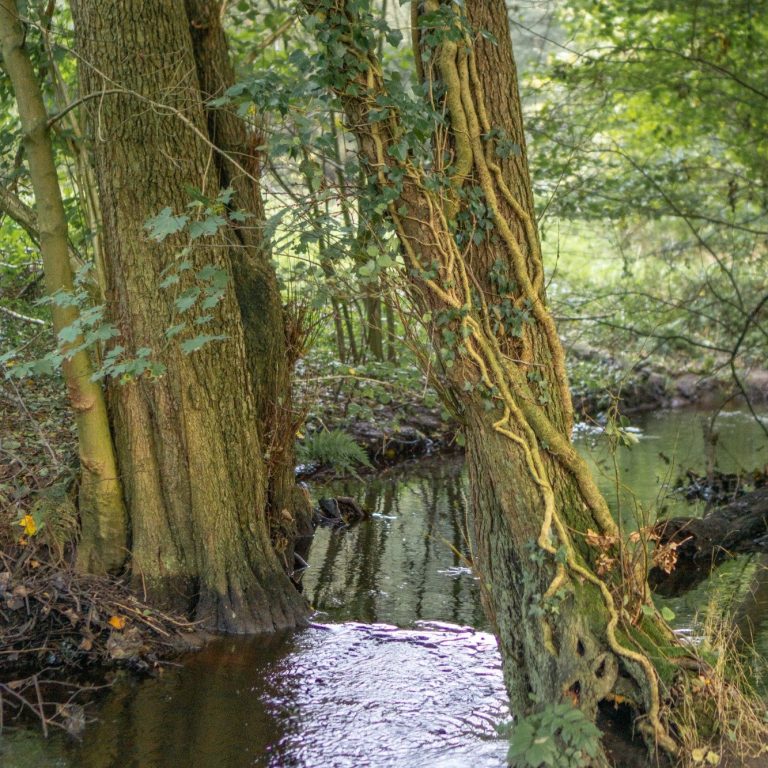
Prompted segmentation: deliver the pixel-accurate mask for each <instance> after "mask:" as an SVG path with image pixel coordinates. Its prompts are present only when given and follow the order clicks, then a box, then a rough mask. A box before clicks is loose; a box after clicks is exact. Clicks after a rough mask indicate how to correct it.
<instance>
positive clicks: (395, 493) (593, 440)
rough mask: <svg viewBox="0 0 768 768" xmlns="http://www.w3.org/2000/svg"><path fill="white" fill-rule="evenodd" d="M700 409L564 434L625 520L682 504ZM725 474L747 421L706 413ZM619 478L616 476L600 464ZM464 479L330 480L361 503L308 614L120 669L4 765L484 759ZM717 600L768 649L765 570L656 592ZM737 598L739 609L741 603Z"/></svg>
mask: <svg viewBox="0 0 768 768" xmlns="http://www.w3.org/2000/svg"><path fill="white" fill-rule="evenodd" d="M703 418H704V417H703V415H700V414H696V413H692V412H668V413H660V414H656V415H652V416H647V417H645V418H644V419H642V420H638V421H637V425H636V426H637V427H638V428H639V429H640V432H639V433H638V443H637V444H636V445H634V446H633V447H632V448H631V449H620V450H619V452H618V454H617V456H616V462H615V464H614V461H613V459H612V457H611V455H610V452H608V451H607V450H606V449H605V446H604V439H603V438H601V436H600V435H599V434H598V433H597V432H596V431H595V430H586V429H585V430H583V431H582V433H581V437H580V438H579V442H580V445H581V448H582V450H583V451H584V452H585V453H586V454H587V455H588V456H589V458H590V461H591V462H592V463H593V466H594V468H595V471H596V473H597V477H598V479H599V482H600V485H601V487H602V489H603V491H604V492H605V493H606V495H607V496H608V498H609V500H610V501H611V503H612V505H613V508H614V510H615V511H616V512H617V513H618V514H620V516H621V519H622V521H623V522H624V523H625V525H626V526H636V525H638V524H642V523H643V522H644V521H647V520H650V519H653V515H654V514H655V509H658V508H659V507H666V508H667V509H668V510H669V511H671V512H678V511H679V512H682V513H690V510H691V507H690V505H688V504H686V503H685V502H683V501H682V500H681V499H679V498H678V497H671V498H669V497H668V496H667V495H666V493H665V485H668V484H669V483H670V481H671V480H673V479H675V477H676V476H677V475H678V474H679V469H680V467H681V466H682V467H685V468H687V467H692V468H694V469H697V470H699V471H701V470H703V468H704V442H703V438H702V434H703V433H702V428H701V422H702V420H703ZM718 429H719V431H720V439H719V444H718V461H719V465H720V468H721V469H722V470H724V471H733V470H736V469H738V468H741V467H746V468H754V467H756V466H762V465H764V464H765V463H766V462H768V446H767V445H766V440H765V438H764V436H763V435H762V433H761V431H760V430H759V428H757V426H756V425H755V424H754V422H752V421H751V420H750V419H749V417H747V416H746V415H744V414H740V413H732V414H726V415H725V416H723V417H722V418H721V419H720V420H719V423H718ZM616 472H618V481H619V482H618V483H617V474H616ZM464 489H465V474H464V470H463V467H462V464H461V461H460V460H458V459H447V458H437V459H432V460H428V461H424V462H421V463H419V464H416V465H414V466H412V467H410V468H408V469H407V470H400V471H393V472H390V473H386V474H384V475H382V476H380V477H377V478H366V479H365V480H364V481H354V482H344V483H339V484H336V485H335V486H332V487H331V488H330V489H327V490H321V489H315V490H316V492H317V493H318V494H320V493H326V494H330V493H344V494H350V495H355V496H356V497H358V499H359V500H360V501H361V503H362V504H363V506H365V507H367V508H368V509H370V510H371V511H372V512H373V516H372V518H371V520H370V521H367V522H364V523H362V524H360V525H358V526H357V527H355V528H353V529H351V530H349V531H346V532H332V531H329V530H327V529H321V530H320V531H319V532H318V535H317V537H316V540H315V542H314V544H313V547H312V552H311V555H310V564H311V568H310V569H309V571H308V573H307V575H306V577H305V591H306V595H307V597H308V598H309V599H310V600H311V602H312V604H313V606H314V607H315V608H316V609H317V614H316V616H315V620H316V622H317V624H316V625H315V626H312V627H311V628H309V629H307V630H304V631H301V632H296V633H291V634H287V635H283V636H278V637H268V638H255V639H236V640H232V639H225V640H221V641H218V642H216V643H214V644H213V645H211V646H209V647H208V648H206V649H205V650H204V651H202V652H201V653H199V654H196V655H194V656H192V657H190V659H189V660H188V662H187V663H186V665H185V666H184V667H183V668H180V669H170V670H166V672H165V673H164V674H163V676H162V677H161V678H158V679H154V680H147V681H142V682H138V681H135V680H131V679H126V680H124V681H123V682H119V683H118V684H116V685H115V686H114V688H113V689H112V690H111V691H110V692H109V693H108V694H107V695H106V697H105V698H104V700H103V702H102V703H101V704H100V706H99V707H98V708H97V709H94V711H92V712H91V714H92V715H94V716H95V717H97V718H98V720H97V722H94V723H93V724H92V725H89V726H88V727H87V728H86V731H85V734H84V737H83V740H82V742H80V743H77V742H73V741H71V740H67V739H65V738H62V737H60V736H54V737H52V738H50V739H49V740H47V741H45V740H43V739H42V738H41V737H40V736H39V735H38V734H37V733H36V732H11V731H6V733H5V734H4V736H3V737H0V765H2V766H3V768H31V767H32V766H35V768H38V767H43V766H61V767H62V768H76V767H77V768H79V767H80V766H82V768H118V767H120V768H122V767H123V766H125V767H127V768H182V767H184V768H190V767H191V768H196V767H197V766H199V767H200V768H241V767H244V766H270V767H272V768H277V767H282V766H286V767H290V766H296V767H297V768H321V767H322V768H325V767H326V766H328V767H337V766H338V768H345V767H346V766H349V767H350V768H353V767H355V768H356V767H357V766H377V767H378V766H381V767H382V768H385V767H386V768H389V767H390V766H391V767H392V768H410V767H411V766H437V767H444V768H449V767H450V768H454V767H456V768H463V767H464V766H469V767H471V768H486V767H487V768H499V767H500V766H501V765H503V762H504V755H505V752H506V749H505V745H504V742H503V740H502V739H500V738H499V737H498V736H497V734H496V730H495V725H496V724H498V723H500V722H502V721H504V720H505V719H506V718H507V717H508V713H507V710H506V705H505V703H504V692H503V686H502V682H501V673H500V668H499V659H498V654H497V652H496V649H495V644H494V641H493V638H492V637H491V636H490V635H488V634H487V633H486V632H485V631H484V630H485V629H486V623H485V619H484V617H483V614H482V611H481V609H480V606H479V598H478V588H477V582H476V580H475V579H474V578H473V576H472V574H471V573H470V571H469V569H468V568H467V567H466V555H467V553H468V543H467V540H466V535H465V531H466V529H467V520H466V514H467V513H466V507H465V493H464ZM713 595H719V596H720V601H721V603H728V602H730V603H732V604H733V605H734V606H736V605H739V606H741V607H740V608H739V610H738V611H737V618H738V621H739V622H740V623H741V624H742V625H743V626H744V627H747V626H751V627H752V630H753V634H754V636H755V642H756V644H757V645H758V647H759V648H761V650H762V651H763V653H768V569H766V568H765V565H764V563H763V562H762V561H760V560H758V559H756V558H751V559H749V558H741V559H739V560H734V561H732V562H730V563H727V564H726V565H724V566H723V567H722V568H720V569H719V570H718V571H717V572H716V574H715V575H714V576H713V577H711V578H710V579H709V580H708V581H706V582H704V583H703V584H702V585H700V586H699V587H697V588H696V589H695V590H693V591H692V592H690V593H688V594H687V595H685V596H684V597H681V598H674V599H667V600H665V601H664V604H666V605H668V606H669V607H670V608H671V609H672V610H673V611H674V612H675V613H676V619H675V623H676V624H678V626H680V627H691V626H694V621H695V617H696V615H697V614H698V613H699V612H700V611H701V609H702V608H703V607H704V606H705V605H706V604H708V603H709V602H710V600H711V599H712V597H713ZM747 597H748V600H747V601H746V602H744V598H747Z"/></svg>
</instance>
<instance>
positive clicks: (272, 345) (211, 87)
mask: <svg viewBox="0 0 768 768" xmlns="http://www.w3.org/2000/svg"><path fill="white" fill-rule="evenodd" d="M185 5H186V9H187V16H188V18H189V25H190V31H191V35H192V45H193V52H194V56H195V64H196V66H197V76H198V80H199V83H200V90H201V93H202V96H203V99H204V100H205V101H206V102H210V101H211V99H214V98H216V97H218V96H221V95H222V93H223V92H224V91H225V90H226V89H227V88H229V87H230V86H231V85H233V84H234V82H235V75H234V71H233V69H232V65H231V62H230V58H229V50H228V47H227V40H226V36H225V34H224V30H223V28H222V26H221V5H222V3H221V2H220V1H216V2H211V0H185ZM206 120H207V125H208V135H209V138H210V140H211V142H212V143H213V144H214V145H215V146H216V147H218V148H220V149H221V150H223V152H222V153H220V154H216V155H215V157H214V161H215V163H216V168H217V170H218V174H219V184H220V186H221V188H222V189H226V188H227V187H232V188H233V189H234V190H235V197H234V200H233V205H234V207H235V208H237V209H239V210H241V211H244V212H246V213H247V214H250V216H249V218H248V219H247V220H246V221H245V222H244V223H243V225H242V226H235V227H234V229H233V234H234V237H235V245H236V247H235V248H233V249H232V251H231V253H232V271H233V275H234V279H235V289H236V292H237V301H238V304H239V306H240V313H241V316H242V320H243V328H244V330H245V351H246V358H247V362H248V368H249V371H250V374H251V379H252V381H253V384H254V393H255V395H256V406H257V414H256V424H257V427H258V429H259V437H260V439H261V443H262V446H263V447H264V451H265V455H266V457H267V463H266V467H267V471H268V479H267V502H268V514H269V523H270V531H271V536H272V541H273V544H274V545H275V546H276V548H277V549H278V551H279V553H280V555H281V558H282V559H283V562H284V565H285V568H286V570H288V571H289V572H290V571H292V569H293V543H294V541H295V540H296V538H297V537H299V536H307V535H310V534H311V531H312V524H311V514H312V513H311V509H310V506H309V504H308V503H307V500H306V497H305V496H304V494H302V493H301V492H300V491H299V489H298V488H297V487H296V481H295V475H294V467H295V466H296V462H295V461H294V450H293V449H294V442H295V438H296V432H297V430H298V428H299V426H300V423H301V421H302V416H301V414H300V413H298V412H297V411H296V410H295V408H294V405H293V401H292V397H291V375H292V372H293V365H294V362H295V361H296V357H297V356H298V355H299V354H300V352H301V350H297V349H292V348H291V341H292V340H291V339H289V338H288V337H287V333H286V326H287V320H286V317H285V313H284V311H283V306H282V301H281V296H280V291H279V288H278V285H277V276H276V274H275V269H274V267H273V265H272V263H271V254H270V246H269V242H268V241H267V239H266V238H265V237H264V231H263V225H264V204H263V201H262V198H261V188H260V183H259V177H260V167H261V162H260V149H259V147H260V146H261V144H262V143H263V140H264V139H263V136H262V135H261V134H260V133H259V132H258V131H257V130H255V129H251V130H250V131H249V130H247V128H246V125H245V123H244V122H243V120H242V119H241V118H240V117H238V115H237V114H236V113H235V110H234V108H228V107H224V108H214V107H211V106H210V104H206ZM233 161H234V162H233ZM286 512H287V513H288V514H286Z"/></svg>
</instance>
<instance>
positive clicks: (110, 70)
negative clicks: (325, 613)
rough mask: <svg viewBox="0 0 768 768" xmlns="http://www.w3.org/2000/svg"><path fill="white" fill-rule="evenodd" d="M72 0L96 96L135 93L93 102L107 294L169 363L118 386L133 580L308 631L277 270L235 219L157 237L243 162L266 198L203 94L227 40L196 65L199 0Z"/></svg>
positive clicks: (251, 625)
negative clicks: (198, 294)
mask: <svg viewBox="0 0 768 768" xmlns="http://www.w3.org/2000/svg"><path fill="white" fill-rule="evenodd" d="M72 7H73V16H74V20H75V31H76V39H77V45H78V49H79V54H80V61H81V82H82V87H83V90H84V94H90V93H94V92H98V91H99V90H101V89H102V88H113V89H114V88H121V89H124V90H125V93H124V94H110V95H109V96H106V97H105V98H104V99H101V100H98V101H95V100H92V101H90V102H88V107H89V114H90V118H91V120H90V125H91V130H92V131H93V140H94V146H93V153H94V157H95V168H96V174H97V178H98V182H99V192H100V199H101V207H102V215H103V219H104V248H105V253H106V254H107V265H106V267H107V270H106V271H107V295H108V305H109V308H110V312H111V315H112V318H113V321H114V322H115V324H116V325H117V326H118V328H119V330H120V332H121V340H120V342H121V344H122V345H123V346H124V347H125V348H126V350H127V354H129V355H135V354H136V353H137V351H138V350H139V349H140V348H142V347H144V348H149V349H151V350H152V355H153V358H154V359H155V360H156V361H157V362H159V363H161V364H162V365H163V366H164V367H165V373H164V375H162V376H161V377H159V378H157V379H152V378H150V377H147V376H141V377H138V378H135V379H134V380H132V381H130V382H128V383H126V384H123V385H121V386H113V387H112V389H111V398H112V405H113V415H114V424H115V434H116V435H117V438H118V439H117V448H118V456H119V460H120V467H121V471H122V473H123V477H124V486H125V493H126V500H127V504H128V508H129V514H130V521H131V530H132V557H133V561H132V564H133V574H134V578H135V579H136V580H137V581H140V582H141V583H142V584H145V585H146V587H147V588H148V589H149V590H150V591H151V592H152V593H153V595H154V596H155V597H156V598H158V599H162V598H170V597H174V598H175V600H174V602H176V603H180V604H181V605H182V606H183V607H185V608H186V609H187V610H188V611H190V612H191V613H193V614H194V615H196V616H197V617H199V618H200V619H202V620H203V621H205V622H206V623H207V624H208V625H209V626H212V627H214V628H217V629H221V630H225V631H234V632H245V631H261V630H269V629H272V628H274V627H282V626H291V625H294V624H295V623H297V622H300V621H302V620H303V617H304V615H305V611H306V607H305V604H304V601H303V600H302V598H301V597H300V596H299V595H298V593H297V592H296V591H295V589H294V588H293V586H292V585H291V584H290V581H289V579H288V577H287V576H286V574H285V571H284V568H283V567H282V566H281V564H280V563H279V561H278V558H277V557H276V555H275V551H274V549H273V547H272V545H271V542H270V535H269V534H270V532H269V521H268V514H267V509H268V505H269V496H270V492H271V491H270V480H273V479H274V474H270V462H271V461H272V456H271V455H270V453H269V451H270V448H271V447H272V444H271V443H270V444H265V439H267V438H266V436H267V435H268V434H269V430H268V429H266V428H265V425H266V423H267V422H268V421H269V420H270V419H273V418H275V416H274V414H275V412H276V411H279V410H281V408H282V406H283V405H284V402H285V401H282V402H279V401H278V402H274V401H272V400H271V399H270V398H269V394H270V393H272V392H273V387H274V388H275V390H276V389H277V388H278V387H282V386H284V382H285V376H286V373H285V371H284V370H283V369H282V367H281V365H280V364H279V362H278V360H277V359H275V358H274V357H273V355H276V354H284V337H283V325H282V316H281V312H280V305H279V300H277V299H276V298H275V297H276V295H277V294H276V290H275V291H273V290H272V286H273V285H274V283H273V281H274V275H270V274H266V272H265V271H264V266H265V261H266V258H265V256H264V255H263V254H262V253H261V252H260V251H259V250H258V249H259V247H260V246H259V244H251V243H248V242H246V237H247V234H246V233H245V232H244V231H243V230H242V229H240V228H239V227H238V226H237V225H236V223H235V222H232V223H226V224H224V225H223V227H220V228H219V229H218V230H217V232H216V233H215V234H211V235H208V236H206V237H202V238H200V239H199V240H196V241H193V242H190V240H189V239H188V237H186V236H185V235H184V234H183V233H181V234H177V235H174V236H171V237H168V238H167V239H165V240H164V241H163V242H161V243H153V242H150V241H149V239H148V238H147V237H146V235H145V233H144V231H143V228H144V223H145V222H146V220H147V219H148V218H149V217H150V216H154V215H156V214H157V213H158V212H159V211H161V210H162V209H163V208H165V207H170V208H171V209H173V210H174V211H177V212H180V211H183V210H185V208H186V206H187V205H188V204H189V203H190V196H189V190H190V189H198V190H200V191H201V192H202V194H203V195H205V196H206V197H208V198H209V199H213V198H216V196H217V195H218V194H219V191H220V190H221V187H222V177H223V176H225V175H226V174H227V173H229V174H230V175H229V176H228V178H227V183H230V184H231V185H232V187H233V188H234V189H235V197H234V199H233V205H234V207H237V208H240V207H243V208H245V210H246V211H247V210H258V208H257V206H258V199H257V198H258V194H257V189H256V191H255V192H254V194H253V196H252V197H251V198H250V199H249V198H248V190H247V189H246V188H245V187H246V183H247V182H246V180H243V179H239V178H237V179H236V178H233V175H232V174H231V171H228V168H227V165H226V164H221V163H220V162H219V161H218V160H217V156H218V155H219V151H218V146H219V144H221V145H224V146H226V147H230V146H232V145H231V144H230V140H231V139H230V136H229V134H228V133H227V129H225V127H223V126H221V125H220V124H219V123H218V122H217V124H216V128H215V130H214V138H215V140H213V141H212V140H211V139H210V138H209V135H210V134H209V130H210V127H209V126H210V122H209V118H211V115H210V114H208V115H207V114H206V111H205V109H204V104H203V99H204V96H205V95H206V93H208V92H209V91H208V89H209V88H212V87H213V86H211V85H210V84H207V81H206V82H205V83H202V84H201V81H200V78H201V75H200V74H199V73H200V72H201V71H202V73H203V74H202V78H203V79H205V78H206V77H207V76H208V74H207V73H209V71H210V70H214V71H218V72H219V76H223V75H222V74H221V73H222V71H223V70H216V67H224V64H223V63H222V61H221V60H220V59H217V57H216V56H217V55H218V54H219V53H220V50H219V49H218V48H216V46H214V51H213V52H210V59H209V60H208V61H207V62H204V63H201V59H203V58H204V56H203V54H202V52H201V50H200V48H199V47H198V56H197V59H196V56H195V44H194V41H193V37H192V35H191V33H190V23H189V19H188V17H187V13H186V9H185V7H184V5H183V4H179V3H175V2H173V0H157V1H156V2H152V3H146V2H143V1H142V0H77V2H73V3H72ZM216 117H217V120H218V117H219V116H218V115H217V116H216ZM224 118H226V114H224V115H223V116H222V119H224ZM219 129H220V130H219ZM232 141H233V143H234V141H235V139H232ZM246 162H247V158H246ZM240 165H241V166H242V164H240ZM251 176H255V174H248V178H250V177H251ZM258 223H259V222H258V220H257V221H256V222H255V224H256V225H258ZM253 225H254V223H251V226H253ZM182 261H184V262H185V264H184V266H188V267H189V268H188V269H186V270H184V271H181V272H178V275H179V277H180V282H179V283H178V285H175V286H172V287H171V288H168V287H162V286H161V283H163V281H164V278H165V276H166V275H167V274H168V272H169V270H170V271H173V270H174V266H175V265H179V264H180V263H181V262H182ZM211 266H212V267H214V268H216V269H217V270H220V271H221V272H223V273H224V274H225V275H226V277H227V289H226V290H225V292H224V295H223V297H222V298H221V300H220V301H219V302H218V304H217V305H216V306H215V307H212V308H211V307H209V308H208V309H206V310H203V309H202V308H199V309H198V308H193V309H189V310H188V311H187V312H186V313H185V315H184V318H185V319H187V320H188V322H189V326H190V328H191V327H193V325H194V323H193V321H194V320H195V319H200V317H201V316H202V315H205V314H207V315H211V316H212V318H211V319H210V320H208V321H207V323H206V325H205V332H206V333H208V334H211V335H216V336H221V337H224V339H223V340H220V341H216V342H213V343H210V344H208V345H207V346H204V347H203V348H201V349H199V350H198V351H196V352H194V353H193V354H189V355H185V354H183V352H182V350H181V349H180V345H179V343H178V339H179V338H184V336H183V334H182V336H181V337H175V338H174V339H171V340H169V339H168V338H167V336H166V331H167V330H168V329H169V328H170V327H172V326H174V325H175V324H178V323H179V319H180V318H179V314H178V312H177V311H176V309H175V306H174V300H175V299H176V298H177V297H178V295H180V293H181V292H182V291H184V290H186V289H189V288H190V287H193V286H194V285H195V282H196V279H197V278H196V275H197V273H198V272H199V271H200V270H201V269H204V268H210V267H211ZM257 319H260V321H259V322H257ZM185 333H188V334H189V335H194V334H195V333H196V331H194V330H188V331H185ZM273 336H274V338H273ZM281 340H283V341H282V344H283V346H282V347H281V348H280V349H281V352H277V351H276V349H277V347H276V345H278V344H280V343H281ZM254 356H255V357H254ZM278 380H279V381H278ZM280 394H281V395H282V396H283V397H286V396H287V392H286V391H285V390H281V392H280ZM272 493H282V489H280V490H279V491H277V492H275V491H272Z"/></svg>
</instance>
